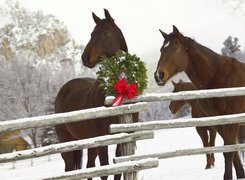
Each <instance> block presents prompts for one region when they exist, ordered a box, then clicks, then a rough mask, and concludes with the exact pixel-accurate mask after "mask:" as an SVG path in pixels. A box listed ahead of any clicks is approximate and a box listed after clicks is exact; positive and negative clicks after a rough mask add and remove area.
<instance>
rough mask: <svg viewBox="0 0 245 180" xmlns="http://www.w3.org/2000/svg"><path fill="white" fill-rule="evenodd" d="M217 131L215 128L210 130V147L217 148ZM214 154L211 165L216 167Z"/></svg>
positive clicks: (212, 154)
mask: <svg viewBox="0 0 245 180" xmlns="http://www.w3.org/2000/svg"><path fill="white" fill-rule="evenodd" d="M216 135H217V131H216V130H215V129H214V128H211V127H210V128H209V137H210V139H209V146H210V147H211V146H212V147H214V146H215V139H216ZM214 161H215V158H214V153H211V165H212V166H214Z"/></svg>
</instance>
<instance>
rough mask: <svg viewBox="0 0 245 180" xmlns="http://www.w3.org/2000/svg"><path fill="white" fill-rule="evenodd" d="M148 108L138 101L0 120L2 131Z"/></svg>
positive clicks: (128, 112) (134, 111) (129, 112)
mask: <svg viewBox="0 0 245 180" xmlns="http://www.w3.org/2000/svg"><path fill="white" fill-rule="evenodd" d="M144 110H147V105H146V103H144V102H143V103H142V102H141V103H136V104H130V105H122V106H118V107H98V108H91V109H84V110H78V111H72V112H67V113H58V114H51V115H45V116H37V117H29V118H21V119H17V120H8V121H3V122H0V132H2V131H12V130H17V129H24V128H34V127H41V126H48V125H55V124H62V123H68V122H76V121H83V120H88V119H96V118H102V117H108V116H116V115H122V114H131V113H136V112H140V111H144Z"/></svg>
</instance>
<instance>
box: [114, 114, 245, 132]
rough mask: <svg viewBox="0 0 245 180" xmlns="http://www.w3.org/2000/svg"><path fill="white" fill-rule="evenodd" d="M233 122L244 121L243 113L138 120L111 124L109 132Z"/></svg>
mask: <svg viewBox="0 0 245 180" xmlns="http://www.w3.org/2000/svg"><path fill="white" fill-rule="evenodd" d="M234 123H245V113H240V114H230V115H222V116H211V117H201V118H186V119H175V120H158V121H150V122H138V123H133V124H111V125H110V132H111V133H118V132H129V131H131V132H132V131H143V130H158V129H169V128H183V127H198V126H214V125H225V124H234Z"/></svg>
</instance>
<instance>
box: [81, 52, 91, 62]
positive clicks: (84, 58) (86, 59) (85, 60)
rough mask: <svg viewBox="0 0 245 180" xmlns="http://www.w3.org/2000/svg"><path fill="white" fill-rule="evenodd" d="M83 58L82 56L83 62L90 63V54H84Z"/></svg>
mask: <svg viewBox="0 0 245 180" xmlns="http://www.w3.org/2000/svg"><path fill="white" fill-rule="evenodd" d="M81 58H82V61H83V64H88V62H89V58H88V56H86V55H85V54H83V55H82V57H81Z"/></svg>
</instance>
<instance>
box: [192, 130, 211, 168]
mask: <svg viewBox="0 0 245 180" xmlns="http://www.w3.org/2000/svg"><path fill="white" fill-rule="evenodd" d="M196 131H197V133H198V134H199V136H200V137H201V139H202V143H203V146H204V147H208V146H209V143H208V132H207V128H205V127H196ZM206 159H207V164H206V167H205V169H210V168H211V166H212V158H211V154H206Z"/></svg>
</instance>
